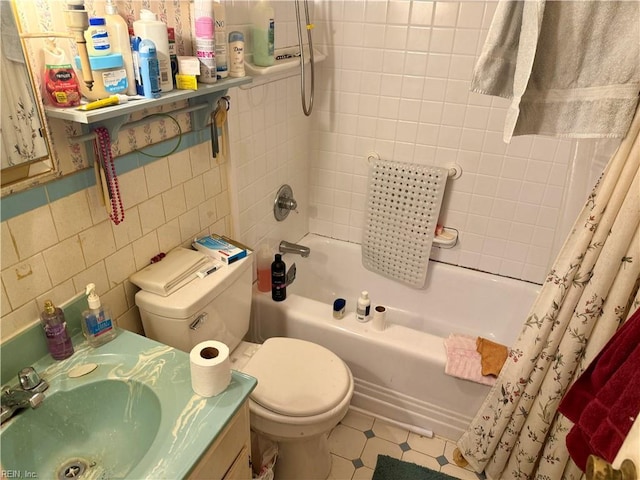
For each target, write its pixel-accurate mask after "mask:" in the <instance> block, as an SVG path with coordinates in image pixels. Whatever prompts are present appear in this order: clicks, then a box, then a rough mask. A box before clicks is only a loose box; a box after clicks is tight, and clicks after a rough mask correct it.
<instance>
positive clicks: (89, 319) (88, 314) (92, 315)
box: [81, 283, 118, 347]
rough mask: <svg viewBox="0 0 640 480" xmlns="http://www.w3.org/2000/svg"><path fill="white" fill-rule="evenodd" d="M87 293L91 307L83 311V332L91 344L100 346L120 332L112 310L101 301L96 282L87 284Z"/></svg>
mask: <svg viewBox="0 0 640 480" xmlns="http://www.w3.org/2000/svg"><path fill="white" fill-rule="evenodd" d="M86 293H87V301H88V302H89V309H88V310H85V311H84V312H82V322H81V323H82V333H84V336H85V338H86V339H87V342H88V343H89V345H91V346H92V347H99V346H100V345H104V344H105V343H107V342H110V341H111V340H113V339H114V338H116V335H117V334H118V333H117V332H116V329H115V325H114V324H113V320H112V319H111V312H110V311H109V309H108V308H107V307H106V306H104V305H102V304H101V303H100V297H99V296H98V295H97V294H96V286H95V284H93V283H90V284H89V285H87V290H86Z"/></svg>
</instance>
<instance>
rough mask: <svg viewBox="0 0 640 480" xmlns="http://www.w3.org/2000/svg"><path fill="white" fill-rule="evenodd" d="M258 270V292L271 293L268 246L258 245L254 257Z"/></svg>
mask: <svg viewBox="0 0 640 480" xmlns="http://www.w3.org/2000/svg"><path fill="white" fill-rule="evenodd" d="M256 263H257V264H258V265H257V270H258V291H260V292H269V291H271V249H270V248H269V246H268V245H266V244H263V245H260V248H259V249H258V252H257V255H256Z"/></svg>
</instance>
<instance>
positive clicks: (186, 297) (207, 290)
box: [136, 254, 253, 319]
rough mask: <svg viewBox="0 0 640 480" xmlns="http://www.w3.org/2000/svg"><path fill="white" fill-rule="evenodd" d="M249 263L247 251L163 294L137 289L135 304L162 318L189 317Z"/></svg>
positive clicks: (238, 274) (226, 286) (207, 302)
mask: <svg viewBox="0 0 640 480" xmlns="http://www.w3.org/2000/svg"><path fill="white" fill-rule="evenodd" d="M251 265H253V255H251V254H249V255H248V256H247V257H245V258H243V259H241V260H238V261H236V262H234V263H232V264H231V265H224V266H222V267H220V269H219V270H216V271H215V272H213V273H211V274H209V275H207V276H206V277H204V278H199V277H196V278H194V279H193V280H191V281H190V282H189V283H187V284H186V285H184V286H182V287H180V289H178V290H177V291H175V292H173V293H172V294H171V295H168V296H165V297H163V296H160V295H156V294H155V293H151V292H148V291H145V290H140V291H139V292H138V293H136V305H137V306H138V308H139V309H140V310H143V311H146V312H148V313H152V314H155V315H160V316H163V317H169V318H174V319H186V318H189V317H191V316H192V315H194V314H195V313H196V312H198V311H199V310H201V309H202V308H204V307H205V306H206V305H207V304H209V303H210V302H211V301H212V300H214V299H215V298H216V297H217V296H218V295H220V294H221V293H222V292H224V291H225V290H226V289H227V288H229V287H231V286H232V285H233V284H234V283H235V282H236V281H237V280H238V279H239V278H240V277H241V276H242V275H243V274H244V273H247V271H248V273H250V272H251V268H250V267H251Z"/></svg>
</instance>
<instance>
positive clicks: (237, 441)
mask: <svg viewBox="0 0 640 480" xmlns="http://www.w3.org/2000/svg"><path fill="white" fill-rule="evenodd" d="M250 456H251V434H250V431H249V404H248V402H247V401H245V402H244V403H243V404H242V406H241V407H240V408H239V410H238V411H237V412H236V414H235V415H234V416H233V417H232V418H231V420H229V423H228V424H227V426H226V427H225V428H224V430H223V431H222V432H220V435H218V438H216V439H215V441H214V442H213V443H212V444H211V446H210V447H209V449H208V450H207V451H206V452H205V453H204V455H203V456H202V458H201V459H200V462H198V464H197V465H196V466H195V467H194V469H193V470H192V472H191V474H190V475H189V477H188V478H189V479H190V480H191V479H194V480H195V479H202V480H204V479H206V480H219V479H221V480H251V476H252V475H251V458H250Z"/></svg>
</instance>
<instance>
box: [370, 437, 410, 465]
mask: <svg viewBox="0 0 640 480" xmlns="http://www.w3.org/2000/svg"><path fill="white" fill-rule="evenodd" d="M378 454H382V455H388V456H390V457H393V458H402V450H401V449H400V447H399V446H398V444H396V443H393V442H390V441H389V440H385V439H383V438H378V437H374V438H370V439H369V440H367V444H366V445H365V446H364V451H363V452H362V457H360V458H362V461H363V463H364V464H365V466H367V467H369V468H375V467H376V462H377V461H378Z"/></svg>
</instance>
